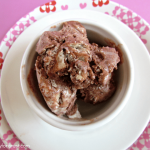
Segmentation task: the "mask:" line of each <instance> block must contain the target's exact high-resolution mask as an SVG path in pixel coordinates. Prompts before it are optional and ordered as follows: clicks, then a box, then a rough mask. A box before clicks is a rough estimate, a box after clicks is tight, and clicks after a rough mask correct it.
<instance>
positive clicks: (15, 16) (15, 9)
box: [0, 0, 150, 150]
mask: <svg viewBox="0 0 150 150" xmlns="http://www.w3.org/2000/svg"><path fill="white" fill-rule="evenodd" d="M49 1H50V0H49ZM113 1H114V2H117V3H119V4H121V5H123V6H126V7H127V8H129V9H131V10H132V11H133V12H135V13H137V14H138V15H140V16H141V17H142V18H143V19H145V20H146V21H147V22H148V23H149V24H150V17H149V14H150V9H149V6H150V0H144V1H141V0H136V1H135V0H113ZM46 2H48V0H32V1H31V0H25V1H20V0H15V1H10V0H5V1H0V41H2V39H3V38H4V36H5V35H6V33H7V31H8V30H9V29H10V28H11V27H12V26H13V25H14V24H15V23H16V22H17V21H18V20H19V19H20V18H21V17H22V16H25V15H26V14H28V13H29V12H30V11H32V10H33V9H34V8H36V7H38V6H40V5H41V4H44V3H46ZM0 55H1V54H0ZM0 57H2V56H0ZM0 61H1V60H0ZM148 132H149V131H148V128H146V129H145V131H144V132H143V136H144V138H145V139H147V138H149V137H147V136H149V134H148ZM141 139H142V138H141ZM139 141H140V140H139ZM138 144H139V150H140V149H143V148H144V146H143V145H144V144H145V150H146V149H148V147H149V148H150V143H149V142H145V143H144V144H142V143H140V142H139V143H138ZM140 144H141V145H142V146H140ZM133 145H134V144H133ZM140 147H141V148H140ZM0 149H2V150H6V149H7V148H5V146H4V144H3V143H2V140H0ZM136 150H138V149H136Z"/></svg>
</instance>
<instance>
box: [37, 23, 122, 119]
mask: <svg viewBox="0 0 150 150" xmlns="http://www.w3.org/2000/svg"><path fill="white" fill-rule="evenodd" d="M36 51H37V53H38V54H39V56H38V57H37V60H36V63H35V67H36V74H37V79H38V84H39V88H40V91H41V93H42V95H43V97H44V99H45V101H46V103H47V105H48V107H49V108H50V109H51V111H52V112H53V113H55V114H56V115H58V116H61V115H67V116H68V117H69V118H81V115H80V113H79V111H78V106H77V104H76V93H77V90H79V91H80V93H81V96H82V97H83V99H84V101H85V102H90V103H93V104H97V103H99V102H102V101H105V100H107V99H108V98H110V97H111V96H112V94H113V93H114V92H115V89H116V86H115V84H114V80H113V78H114V69H117V64H118V63H119V61H120V58H119V56H118V52H117V51H116V49H115V48H111V47H100V46H98V45H97V44H95V43H92V44H90V43H89V40H88V38H87V34H86V30H85V28H84V27H83V26H82V25H81V24H80V23H79V22H76V21H69V22H65V23H63V28H62V29H61V30H60V31H45V32H44V33H43V34H42V35H41V37H40V39H39V41H38V43H37V47H36Z"/></svg>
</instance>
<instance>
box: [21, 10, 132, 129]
mask: <svg viewBox="0 0 150 150" xmlns="http://www.w3.org/2000/svg"><path fill="white" fill-rule="evenodd" d="M68 13H70V15H68V18H67V19H65V20H61V19H60V21H59V22H55V21H52V22H51V23H50V24H48V27H47V28H45V29H43V30H42V31H37V32H38V34H37V35H35V38H34V39H33V40H32V41H31V42H30V44H29V45H28V47H27V49H26V51H25V53H24V56H23V59H22V63H21V67H20V82H21V87H22V91H23V94H24V96H25V99H26V101H27V103H28V104H29V106H30V107H31V108H32V109H33V110H34V112H35V113H36V114H37V115H38V116H39V117H40V118H42V119H43V120H44V121H46V122H47V123H49V124H50V125H53V126H55V127H57V128H60V129H64V130H72V131H83V130H88V129H93V128H96V127H100V126H102V125H104V124H106V123H108V122H110V121H111V120H112V119H113V118H114V117H116V116H117V115H118V114H119V112H120V111H121V110H122V109H123V107H124V106H125V104H126V102H127V101H128V99H129V96H130V93H131V92H132V86H133V77H134V71H133V63H132V58H131V56H130V52H129V50H128V48H127V46H126V45H125V43H124V42H123V41H122V39H121V37H119V36H118V35H117V34H116V33H114V32H113V31H112V30H111V25H110V28H106V27H105V26H102V25H101V20H100V21H97V22H93V21H92V20H90V19H84V18H83V19H81V18H80V19H79V18H78V16H77V17H76V18H71V13H76V10H74V11H70V12H69V11H68ZM83 13H84V11H83ZM58 14H59V12H58V13H56V14H53V15H56V16H58ZM61 15H63V12H61V13H60V16H61ZM74 16H75V15H74ZM71 20H74V21H79V22H80V23H81V24H82V25H83V26H84V27H85V28H86V30H87V34H88V38H89V39H90V40H91V41H93V42H95V43H99V44H103V45H107V43H106V39H110V40H112V41H113V42H114V43H115V44H116V45H118V44H119V45H120V49H121V53H122V56H123V63H122V64H121V65H119V68H118V70H117V90H116V92H115V94H114V95H113V96H112V97H111V98H110V100H108V101H105V102H103V103H100V104H98V105H96V106H93V105H91V104H86V103H84V102H82V101H78V105H79V111H80V112H81V115H82V117H83V119H81V120H72V119H68V118H65V117H61V118H60V117H57V116H56V115H54V114H53V113H51V111H50V110H49V109H48V107H47V106H46V104H45V101H44V99H43V97H42V96H41V95H40V90H39V89H38V86H36V89H37V90H38V92H39V93H38V94H39V95H38V97H39V98H38V99H37V98H36V96H35V94H33V92H32V90H31V89H30V87H29V84H28V81H27V77H28V74H29V72H30V70H31V68H34V64H35V59H36V56H37V54H36V52H35V48H36V44H37V42H38V39H39V37H40V36H41V34H42V33H43V32H44V31H48V30H50V31H54V30H60V29H61V27H62V23H63V22H65V21H71ZM54 25H55V26H56V28H51V27H53V26H54Z"/></svg>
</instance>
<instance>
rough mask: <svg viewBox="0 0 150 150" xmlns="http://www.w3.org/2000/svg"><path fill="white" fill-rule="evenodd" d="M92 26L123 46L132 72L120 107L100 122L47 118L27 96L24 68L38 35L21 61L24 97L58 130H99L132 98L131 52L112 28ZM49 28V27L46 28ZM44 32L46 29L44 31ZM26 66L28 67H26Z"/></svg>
mask: <svg viewBox="0 0 150 150" xmlns="http://www.w3.org/2000/svg"><path fill="white" fill-rule="evenodd" d="M61 15H62V12H61ZM69 20H80V19H79V18H74V19H73V18H70V19H69V18H68V19H66V21H69ZM59 22H60V23H62V22H64V20H63V21H62V20H60V21H59ZM79 22H81V23H88V24H92V23H93V21H92V20H90V19H89V20H86V19H85V20H83V21H79ZM53 24H57V22H56V23H55V22H54V23H52V24H49V25H48V27H51V26H53ZM92 25H94V26H97V27H99V28H101V29H103V30H105V31H106V32H109V34H111V35H112V36H113V37H114V38H115V39H116V40H117V41H118V42H119V43H121V44H122V46H123V48H124V49H125V50H126V51H125V53H126V57H127V59H128V62H129V68H130V71H129V76H128V77H129V79H128V80H130V82H129V84H128V85H127V89H128V90H126V92H125V93H126V94H124V97H123V99H122V100H121V101H120V104H118V106H117V107H116V108H115V109H114V110H113V111H111V113H109V114H108V115H107V116H106V117H105V118H103V119H101V120H99V121H82V122H80V124H76V123H70V121H68V120H62V119H61V118H59V117H57V116H55V115H51V118H50V117H49V116H47V115H46V114H44V113H43V112H42V111H41V110H40V109H39V108H38V107H37V106H36V104H35V103H34V102H33V100H32V98H31V97H30V95H28V96H27V94H26V91H28V85H27V84H28V83H27V80H24V79H23V76H24V74H25V71H26V69H25V67H22V66H24V65H25V64H26V60H27V56H28V55H29V53H30V51H31V47H32V46H33V45H35V41H36V39H37V35H36V36H35V38H33V39H32V41H31V42H30V43H29V45H28V46H27V48H26V50H25V52H24V55H23V58H22V61H21V66H20V83H21V88H22V91H23V95H24V97H25V99H26V102H27V103H28V105H29V106H30V108H32V110H34V112H36V114H37V115H38V116H39V117H40V118H41V119H43V120H44V121H46V122H47V123H49V124H51V125H53V126H55V127H58V128H61V129H65V130H71V131H81V130H87V129H91V128H92V129H93V128H97V127H100V126H102V125H104V124H106V123H108V122H109V121H111V120H112V119H113V118H115V117H116V116H117V115H118V114H119V112H120V111H121V110H122V109H123V107H124V106H125V104H126V103H127V101H128V99H129V97H130V94H131V92H132V87H133V83H134V79H133V77H134V69H133V62H132V58H131V56H130V52H129V50H128V47H127V46H126V45H125V43H124V42H123V41H122V39H121V38H120V37H119V36H118V35H117V34H116V33H114V31H112V30H111V29H110V28H108V27H106V26H103V25H101V24H100V22H94V23H93V24H92ZM46 28H47V27H46ZM43 30H44V29H43ZM39 33H41V31H39ZM25 66H26V65H25Z"/></svg>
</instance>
